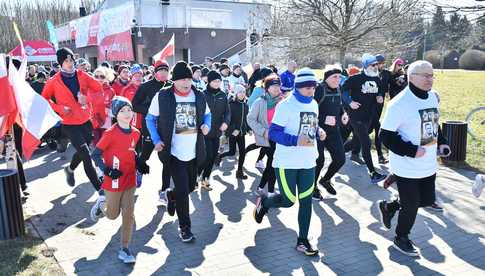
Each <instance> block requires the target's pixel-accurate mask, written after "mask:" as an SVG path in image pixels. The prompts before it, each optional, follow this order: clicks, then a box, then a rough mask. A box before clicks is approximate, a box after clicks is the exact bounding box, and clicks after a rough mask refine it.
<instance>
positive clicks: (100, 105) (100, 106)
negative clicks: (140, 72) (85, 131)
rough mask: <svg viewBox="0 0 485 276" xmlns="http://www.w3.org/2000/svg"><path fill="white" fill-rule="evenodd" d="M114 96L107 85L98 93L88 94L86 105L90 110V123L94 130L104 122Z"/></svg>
mask: <svg viewBox="0 0 485 276" xmlns="http://www.w3.org/2000/svg"><path fill="white" fill-rule="evenodd" d="M114 94H115V92H114V90H113V89H112V88H111V86H109V85H103V90H101V91H99V92H94V91H93V92H91V93H90V94H89V96H88V103H89V106H90V109H91V122H92V123H93V128H94V129H96V128H100V127H102V126H103V125H104V123H105V122H106V119H107V118H108V111H109V109H110V108H111V100H112V99H113V97H114Z"/></svg>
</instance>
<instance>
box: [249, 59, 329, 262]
mask: <svg viewBox="0 0 485 276" xmlns="http://www.w3.org/2000/svg"><path fill="white" fill-rule="evenodd" d="M316 86H317V79H316V77H315V75H314V74H313V72H312V70H311V69H309V68H302V69H300V70H299V71H298V72H297V73H296V77H295V89H294V90H293V93H292V95H290V96H289V97H288V98H286V99H285V100H283V101H282V102H281V103H280V104H278V106H277V107H276V112H275V114H274V118H273V121H272V123H271V127H270V130H269V137H270V139H271V140H272V141H274V142H275V143H276V151H275V154H274V161H273V167H274V168H275V171H276V175H277V178H278V186H279V188H280V191H281V194H276V195H274V196H271V197H266V196H265V195H262V196H260V197H259V198H258V199H257V201H256V207H255V209H254V212H253V215H254V218H255V220H256V222H257V223H261V221H262V220H263V217H264V215H265V214H266V213H267V212H268V210H269V209H270V208H288V207H291V206H292V205H293V204H294V203H295V202H296V200H297V198H298V201H299V206H300V209H299V210H298V226H299V234H298V239H297V242H296V250H298V251H299V252H302V253H303V254H305V255H307V256H314V255H317V254H318V250H317V249H315V248H313V246H312V245H311V244H310V243H309V241H308V229H309V227H310V219H311V214H312V198H311V195H312V193H313V189H314V186H313V183H314V180H315V165H316V162H315V160H316V159H317V157H318V150H317V142H316V140H317V139H320V140H324V139H325V131H323V129H321V128H319V127H318V104H317V103H316V102H315V101H314V100H313V96H314V93H315V87H316ZM297 190H298V194H296V192H297Z"/></svg>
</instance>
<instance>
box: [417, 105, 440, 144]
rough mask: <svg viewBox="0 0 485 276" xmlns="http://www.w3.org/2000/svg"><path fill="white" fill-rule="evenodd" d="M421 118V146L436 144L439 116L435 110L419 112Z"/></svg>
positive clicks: (429, 109) (428, 109)
mask: <svg viewBox="0 0 485 276" xmlns="http://www.w3.org/2000/svg"><path fill="white" fill-rule="evenodd" d="M419 115H420V117H421V143H420V144H421V146H428V145H433V144H436V143H437V142H438V127H439V117H440V114H439V112H438V109H437V108H427V109H421V110H419Z"/></svg>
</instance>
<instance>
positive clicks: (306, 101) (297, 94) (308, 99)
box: [293, 89, 313, 104]
mask: <svg viewBox="0 0 485 276" xmlns="http://www.w3.org/2000/svg"><path fill="white" fill-rule="evenodd" d="M293 96H295V98H296V100H297V101H299V102H300V103H304V104H309V103H311V102H312V101H313V97H306V96H303V95H302V94H300V91H298V89H295V90H293Z"/></svg>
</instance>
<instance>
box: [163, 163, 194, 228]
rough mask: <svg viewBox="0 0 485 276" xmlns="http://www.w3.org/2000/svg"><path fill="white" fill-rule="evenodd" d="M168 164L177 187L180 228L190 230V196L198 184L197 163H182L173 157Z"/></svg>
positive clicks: (176, 200)
mask: <svg viewBox="0 0 485 276" xmlns="http://www.w3.org/2000/svg"><path fill="white" fill-rule="evenodd" d="M168 163H169V166H170V170H171V171H172V178H173V182H174V185H175V188H174V192H175V209H176V211H177V217H178V219H179V226H180V228H181V229H186V228H189V229H190V227H191V222H190V215H189V194H190V193H191V192H192V191H194V189H195V184H196V182H197V174H196V173H197V168H196V164H195V163H196V162H195V159H193V160H190V161H180V160H179V159H178V158H177V157H175V156H173V155H172V156H171V158H170V161H169V162H168ZM171 200H173V199H171Z"/></svg>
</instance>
